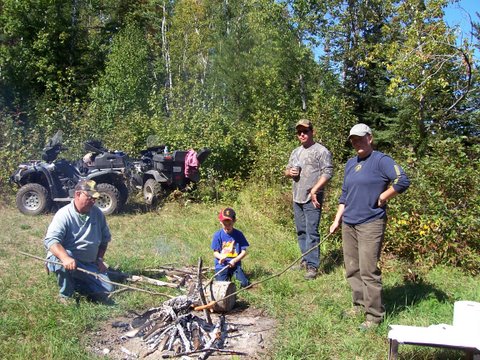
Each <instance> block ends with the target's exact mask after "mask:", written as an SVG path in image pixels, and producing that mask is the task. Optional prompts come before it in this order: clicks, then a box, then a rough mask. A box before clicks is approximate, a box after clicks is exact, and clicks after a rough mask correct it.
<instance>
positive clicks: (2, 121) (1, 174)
mask: <svg viewBox="0 0 480 360" xmlns="http://www.w3.org/2000/svg"><path fill="white" fill-rule="evenodd" d="M0 127H1V128H2V132H1V133H0V144H2V146H1V147H0V163H1V164H2V166H1V167H0V188H1V189H4V191H2V192H1V194H0V195H6V194H9V193H13V191H11V189H13V188H12V187H11V186H10V184H9V177H10V176H11V175H12V174H13V172H14V171H15V169H16V168H17V166H18V164H20V163H21V162H22V161H26V160H28V159H39V158H40V149H41V148H42V147H41V146H40V144H42V141H43V139H42V134H41V132H40V131H35V130H28V129H25V127H23V126H22V125H21V123H20V120H18V119H16V118H14V117H12V116H9V115H6V114H3V113H0Z"/></svg>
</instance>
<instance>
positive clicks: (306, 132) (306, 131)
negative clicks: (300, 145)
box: [297, 129, 311, 135]
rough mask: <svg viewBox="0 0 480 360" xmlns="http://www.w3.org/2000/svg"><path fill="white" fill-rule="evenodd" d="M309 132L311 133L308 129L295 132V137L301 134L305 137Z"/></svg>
mask: <svg viewBox="0 0 480 360" xmlns="http://www.w3.org/2000/svg"><path fill="white" fill-rule="evenodd" d="M310 131H311V130H310V129H303V130H297V135H302V134H305V135H307V134H308V133H309V132H310Z"/></svg>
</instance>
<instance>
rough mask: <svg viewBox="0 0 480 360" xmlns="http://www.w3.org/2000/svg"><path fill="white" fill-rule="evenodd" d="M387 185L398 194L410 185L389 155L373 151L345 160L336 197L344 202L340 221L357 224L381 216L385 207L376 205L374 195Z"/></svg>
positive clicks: (383, 215) (376, 198)
mask: <svg viewBox="0 0 480 360" xmlns="http://www.w3.org/2000/svg"><path fill="white" fill-rule="evenodd" d="M390 184H391V185H392V186H393V188H394V190H395V191H396V192H398V193H402V192H404V191H405V190H407V188H408V187H409V186H410V180H409V179H408V177H407V175H406V174H405V172H404V171H403V169H402V168H401V167H400V166H399V165H397V163H395V161H394V160H393V159H392V158H391V157H390V156H387V155H385V154H383V153H381V152H379V151H373V152H372V153H371V154H370V155H369V156H367V157H366V158H363V159H361V158H359V157H358V156H355V157H353V158H351V159H349V160H348V161H347V164H346V165H345V175H344V178H343V185H342V195H341V196H340V200H339V203H340V204H344V205H345V210H344V212H343V221H344V222H345V223H346V224H349V225H357V224H363V223H368V222H371V221H374V220H377V219H381V218H384V217H385V216H386V206H383V207H378V198H379V196H380V194H381V193H382V192H384V191H385V190H386V189H387V188H388V187H389V186H390Z"/></svg>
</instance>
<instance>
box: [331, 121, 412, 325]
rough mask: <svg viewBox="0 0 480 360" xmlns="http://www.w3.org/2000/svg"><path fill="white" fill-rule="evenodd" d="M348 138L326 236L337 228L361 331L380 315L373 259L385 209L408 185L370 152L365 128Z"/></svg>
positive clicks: (388, 161) (379, 156)
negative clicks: (350, 153)
mask: <svg viewBox="0 0 480 360" xmlns="http://www.w3.org/2000/svg"><path fill="white" fill-rule="evenodd" d="M348 139H349V140H350V142H351V143H352V146H353V147H354V149H355V151H356V153H357V156H355V157H353V158H351V159H349V160H348V161H347V164H346V165H345V174H344V179H343V185H342V194H341V196H340V200H339V206H338V210H337V214H336V216H335V220H334V222H333V224H332V225H331V226H330V233H333V232H334V231H335V230H337V228H338V227H339V226H340V224H341V225H342V241H343V256H344V260H345V270H346V278H347V281H348V282H349V284H350V287H351V288H352V297H353V309H352V310H351V311H350V313H353V314H355V313H360V312H365V314H366V321H365V322H363V323H362V324H361V328H362V329H368V328H371V327H374V326H376V325H378V324H379V323H380V322H381V321H382V320H383V317H384V315H385V307H384V305H383V302H382V278H381V270H380V269H379V268H378V261H379V260H380V252H381V249H382V243H383V239H384V235H385V226H386V223H387V206H386V205H387V202H388V200H390V199H391V198H393V197H394V196H396V195H397V194H401V193H403V192H404V191H405V190H407V188H408V187H409V186H410V181H409V179H408V177H407V175H406V174H405V172H404V171H403V169H402V168H401V167H400V166H398V165H397V164H396V163H395V161H394V160H393V159H392V158H391V157H389V156H387V155H385V154H383V153H381V152H379V151H374V150H373V146H372V143H373V136H372V130H371V129H370V127H368V126H367V125H365V124H357V125H355V126H354V127H352V129H351V130H350V135H349V136H348Z"/></svg>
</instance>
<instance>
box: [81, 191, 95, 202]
mask: <svg viewBox="0 0 480 360" xmlns="http://www.w3.org/2000/svg"><path fill="white" fill-rule="evenodd" d="M82 194H83V195H85V196H86V197H87V199H88V200H90V201H92V200H93V201H95V200H97V198H95V197H93V196H92V195H90V194H89V193H87V192H85V191H82Z"/></svg>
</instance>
